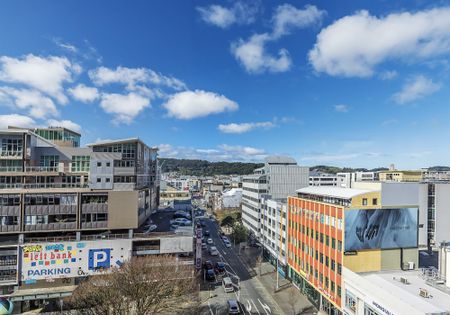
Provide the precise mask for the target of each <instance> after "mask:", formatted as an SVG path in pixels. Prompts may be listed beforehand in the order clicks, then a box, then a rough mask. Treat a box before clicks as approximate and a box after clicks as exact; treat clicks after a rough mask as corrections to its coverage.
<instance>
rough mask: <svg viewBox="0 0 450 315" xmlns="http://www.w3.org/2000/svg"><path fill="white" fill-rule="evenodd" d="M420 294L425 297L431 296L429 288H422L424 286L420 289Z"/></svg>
mask: <svg viewBox="0 0 450 315" xmlns="http://www.w3.org/2000/svg"><path fill="white" fill-rule="evenodd" d="M419 295H420V296H421V297H423V298H429V296H430V295H429V294H428V290H426V289H422V288H420V289H419Z"/></svg>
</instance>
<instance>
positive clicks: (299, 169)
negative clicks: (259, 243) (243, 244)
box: [242, 156, 309, 238]
mask: <svg viewBox="0 0 450 315" xmlns="http://www.w3.org/2000/svg"><path fill="white" fill-rule="evenodd" d="M308 175H309V169H308V168H307V167H303V166H299V165H297V162H296V161H295V160H294V159H293V158H291V157H284V156H270V157H267V158H266V159H265V165H264V166H263V167H262V168H259V169H256V170H255V171H254V173H253V175H248V176H244V177H243V179H242V190H243V192H242V222H243V224H244V226H245V227H247V228H248V229H249V230H250V231H251V232H252V233H253V234H254V235H255V236H256V237H258V238H259V236H260V231H261V198H262V195H270V196H271V198H273V199H284V198H287V196H289V195H291V194H294V193H295V191H296V190H297V189H299V188H302V187H306V186H308Z"/></svg>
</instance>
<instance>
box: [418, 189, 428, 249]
mask: <svg viewBox="0 0 450 315" xmlns="http://www.w3.org/2000/svg"><path fill="white" fill-rule="evenodd" d="M418 225H419V228H418V230H419V232H418V233H419V235H418V242H419V247H426V246H428V184H421V185H419V222H418Z"/></svg>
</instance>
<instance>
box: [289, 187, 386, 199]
mask: <svg viewBox="0 0 450 315" xmlns="http://www.w3.org/2000/svg"><path fill="white" fill-rule="evenodd" d="M374 191H379V190H369V189H355V188H342V187H334V186H331V187H330V186H309V187H305V188H301V189H297V190H296V192H297V193H301V194H309V195H319V196H326V197H335V198H344V199H350V198H353V197H355V196H359V195H362V194H366V193H369V192H374Z"/></svg>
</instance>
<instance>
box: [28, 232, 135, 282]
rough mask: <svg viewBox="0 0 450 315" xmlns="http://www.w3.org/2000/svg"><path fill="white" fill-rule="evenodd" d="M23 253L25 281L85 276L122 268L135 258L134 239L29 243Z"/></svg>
mask: <svg viewBox="0 0 450 315" xmlns="http://www.w3.org/2000/svg"><path fill="white" fill-rule="evenodd" d="M21 255H22V261H21V279H22V281H34V280H43V279H52V278H71V277H82V276H87V275H90V274H93V273H95V272H99V271H103V270H107V269H109V268H112V267H120V266H121V265H122V264H123V262H124V261H125V260H127V259H129V258H130V257H131V240H129V239H125V240H101V241H85V242H60V243H39V244H27V245H22V246H21Z"/></svg>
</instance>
